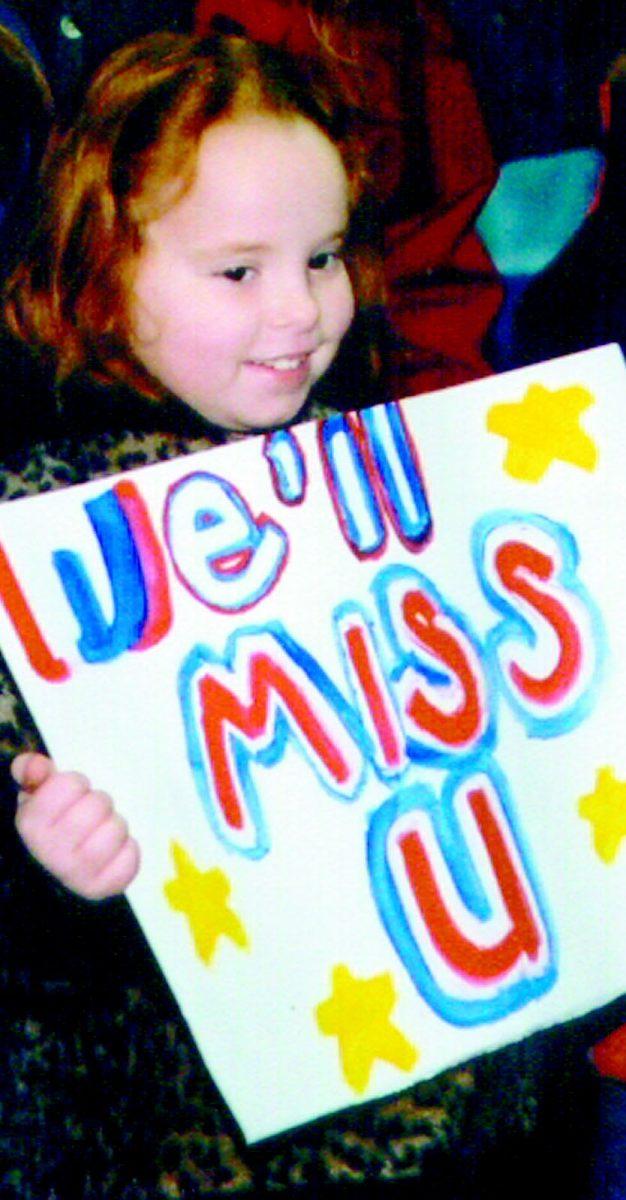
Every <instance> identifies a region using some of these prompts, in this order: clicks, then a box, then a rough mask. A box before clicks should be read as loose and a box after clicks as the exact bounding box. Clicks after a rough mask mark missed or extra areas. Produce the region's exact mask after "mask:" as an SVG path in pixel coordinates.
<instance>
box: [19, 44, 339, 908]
mask: <svg viewBox="0 0 626 1200" xmlns="http://www.w3.org/2000/svg"><path fill="white" fill-rule="evenodd" d="M341 116H342V114H341V113H340V112H339V109H338V107H337V106H335V103H334V100H333V98H332V95H331V91H330V89H329V87H328V86H327V85H326V84H325V83H323V82H322V80H321V78H318V79H317V80H316V81H307V80H305V79H304V78H303V77H302V76H301V75H300V74H299V73H298V72H297V71H296V69H295V68H294V66H293V64H292V63H291V61H290V60H289V59H288V58H286V57H285V56H283V55H282V54H280V53H279V52H277V51H273V50H270V49H269V48H259V47H256V46H255V45H254V44H253V43H251V42H248V41H247V40H245V39H241V38H229V37H226V38H219V37H218V38H216V39H215V40H206V41H204V40H201V39H194V38H191V37H186V36H183V35H176V34H155V35H151V36H149V37H147V38H146V39H144V40H142V41H140V42H138V43H136V44H134V45H131V46H129V47H127V48H124V49H123V50H121V51H119V52H118V53H117V54H116V55H114V56H113V58H112V59H111V60H110V61H109V63H108V64H107V65H105V66H104V68H103V69H102V70H101V71H100V72H99V74H98V75H97V77H96V78H95V81H94V83H93V86H92V88H91V90H90V92H89V94H88V96H87V100H86V104H85V108H84V110H83V113H82V115H81V116H80V118H79V119H78V121H77V123H76V125H75V126H74V127H73V128H72V129H71V130H70V131H69V132H68V133H67V134H66V135H65V137H64V138H63V139H62V140H61V141H60V142H59V144H58V145H57V146H56V147H55V149H54V151H53V153H52V155H51V157H50V161H49V163H48V165H47V170H46V173H45V175H44V180H43V191H44V195H45V196H46V201H45V209H44V213H43V216H42V220H41V223H40V227H39V230H38V232H37V236H36V237H35V240H34V243H33V247H32V250H31V253H30V257H29V259H28V261H27V262H26V263H25V264H24V265H23V266H22V267H21V268H20V269H19V271H18V272H17V275H16V276H15V278H14V280H13V282H12V285H11V287H10V289H9V295H8V304H7V313H8V319H9V322H10V324H11V326H12V328H13V329H14V331H15V332H17V333H18V334H19V335H21V337H22V338H24V339H26V340H28V341H30V342H31V343H33V344H34V345H35V346H37V347H39V349H40V351H43V352H45V353H47V354H51V355H52V356H53V357H54V360H55V363H56V369H57V376H58V378H60V379H61V380H63V379H67V378H68V377H73V376H76V375H79V374H80V375H82V376H85V375H87V376H89V377H91V378H92V379H96V380H99V381H101V382H102V381H104V382H105V383H106V384H107V385H108V386H109V388H110V387H111V386H115V385H117V386H118V387H119V385H120V384H122V385H125V386H126V387H128V386H129V385H130V386H131V387H132V388H133V389H134V390H135V392H136V393H140V394H141V396H143V397H146V398H148V399H151V400H152V401H153V404H158V403H159V402H161V403H162V402H163V401H167V400H169V403H170V406H171V405H172V404H178V405H179V406H180V405H182V406H183V407H188V409H190V410H191V411H192V413H193V414H195V415H196V417H199V418H201V422H198V426H200V425H203V426H204V429H203V432H204V436H205V439H207V438H208V439H209V441H210V440H211V439H213V440H216V437H217V438H221V439H222V440H223V438H224V437H232V436H241V435H243V434H247V433H254V432H258V431H261V430H267V429H274V428H276V427H279V426H284V425H287V424H289V423H291V422H293V421H294V420H296V418H298V417H299V416H301V414H302V413H303V411H304V409H305V406H306V404H307V400H308V398H309V394H310V392H311V390H312V388H313V386H314V385H315V384H316V383H317V381H318V380H320V379H321V377H322V376H323V375H324V374H325V372H326V371H327V369H328V368H329V367H330V365H331V363H332V362H333V360H334V359H335V356H336V355H337V352H338V350H339V347H340V344H341V341H342V339H343V337H344V334H345V333H346V332H347V330H348V328H349V326H350V324H351V322H352V318H353V314H354V307H355V302H354V293H353V285H352V280H351V272H352V274H353V276H354V277H355V278H356V276H357V275H358V262H357V260H358V254H357V255H355V256H353V257H352V261H351V272H350V271H349V268H348V262H347V259H346V254H347V248H346V239H347V236H348V229H349V225H350V219H351V214H352V212H353V210H354V206H355V203H356V201H357V198H358V195H359V191H360V188H361V174H362V173H361V168H360V160H359V155H358V152H357V150H356V147H355V146H354V145H353V144H352V143H351V142H350V140H349V138H348V136H347V134H346V132H345V128H343V127H342V121H341ZM343 124H344V125H345V122H344V123H343ZM172 398H175V401H173V400H172ZM85 402H86V403H88V402H89V399H88V396H87V397H85ZM205 444H206V440H205ZM193 448H197V442H194V444H193ZM158 453H159V456H162V449H161V450H160V451H159V452H158ZM112 465H113V466H115V465H117V462H116V461H115V462H113V464H112ZM12 773H13V776H14V779H15V780H16V781H17V783H18V785H19V787H20V793H19V805H18V812H17V826H18V829H19V832H20V834H21V836H22V838H23V840H24V842H25V843H26V845H27V846H28V847H29V849H30V850H31V851H32V853H33V854H34V855H35V857H36V858H37V859H38V860H39V861H40V862H41V863H42V864H43V865H44V866H45V867H47V868H48V870H49V871H51V872H52V873H53V874H54V875H55V876H56V877H57V878H58V879H60V880H61V881H62V882H63V883H64V884H66V885H67V886H68V887H69V888H71V889H73V890H75V891H76V892H78V893H79V894H81V895H83V896H85V897H89V898H96V897H98V898H101V897H105V896H110V895H112V894H114V893H116V892H119V891H123V890H124V889H125V888H126V887H127V886H128V884H129V883H130V881H131V880H132V879H133V877H134V875H135V873H136V871H137V869H138V865H139V850H138V847H137V845H136V843H135V841H134V840H133V838H132V837H131V836H130V834H129V832H128V830H127V827H126V824H125V822H124V821H123V819H122V818H121V817H120V816H119V815H118V814H117V813H116V811H115V809H114V807H113V804H112V801H111V799H110V798H109V797H108V796H106V795H104V794H103V793H101V792H99V791H97V790H94V789H93V788H92V787H91V784H90V782H89V781H88V780H87V779H85V778H84V777H82V776H81V775H78V774H77V773H74V772H71V771H58V770H57V769H56V767H55V766H54V764H53V763H52V762H51V761H50V759H49V758H47V757H46V756H44V755H42V754H37V753H27V754H22V755H19V756H18V757H17V758H16V759H15V760H14V762H13V765H12Z"/></svg>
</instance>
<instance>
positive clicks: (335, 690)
mask: <svg viewBox="0 0 626 1200" xmlns="http://www.w3.org/2000/svg"><path fill="white" fill-rule="evenodd" d="M625 451H626V370H625V368H624V363H623V360H622V358H621V355H620V353H619V351H618V350H617V349H616V348H615V347H609V348H604V349H602V350H595V351H590V352H587V353H585V354H580V355H574V356H571V357H568V358H565V359H561V360H557V361H554V362H551V363H545V364H542V365H540V366H537V367H532V368H528V369H524V370H521V371H517V372H512V373H509V374H507V375H502V376H499V377H492V378H490V379H487V380H483V381H481V382H478V383H475V384H471V385H466V386H462V387H457V388H452V389H448V390H446V391H444V392H439V393H437V394H432V395H429V396H422V397H419V398H416V399H412V400H407V401H405V402H402V403H401V404H399V405H396V406H389V407H388V408H376V409H372V410H369V411H368V412H364V413H362V414H360V415H359V416H358V417H333V418H330V419H329V420H328V421H326V422H323V423H322V424H320V425H317V424H316V423H310V424H306V425H303V426H300V427H297V428H296V429H294V430H293V431H291V432H281V433H279V434H275V435H272V436H267V437H258V438H252V439H249V440H247V441H245V442H243V443H239V444H237V445H233V446H226V447H223V448H220V449H215V450H211V451H207V452H206V453H203V454H199V455H193V456H190V457H186V458H181V459H178V460H175V461H171V462H166V463H163V464H159V465H157V466H150V467H146V468H142V469H140V470H137V471H132V472H129V473H127V474H124V475H123V476H116V477H109V478H107V479H103V480H99V481H96V482H93V483H89V484H86V485H81V486H79V487H74V488H69V489H66V490H64V491H59V492H55V493H53V494H47V495H41V496H37V497H34V498H28V499H24V500H18V501H15V502H13V503H10V504H4V505H2V506H1V507H0V544H1V547H2V551H3V553H2V561H1V563H0V567H1V569H0V596H1V598H2V601H3V603H2V604H0V644H1V645H2V648H3V652H4V654H5V656H6V659H7V661H8V663H9V665H10V668H11V671H12V672H13V674H14V676H15V678H16V680H17V682H18V684H19V687H20V689H21V691H22V692H23V695H24V697H25V699H26V701H27V703H28V705H29V706H30V708H31V710H32V712H33V714H34V716H35V719H36V721H37V722H38V724H39V727H40V728H41V730H42V733H43V735H44V738H45V740H46V743H47V745H48V746H49V748H50V751H51V753H52V754H53V756H54V758H55V759H56V761H57V762H58V764H59V765H60V766H63V767H71V768H76V769H78V770H82V771H84V772H86V773H87V774H88V775H89V776H90V777H91V779H92V781H93V782H94V784H95V785H97V786H98V787H101V788H104V789H106V790H108V791H109V792H111V794H112V795H113V796H114V797H115V799H116V802H117V805H118V807H119V808H120V810H121V811H122V812H123V813H124V814H125V816H126V817H127V818H128V821H129V823H130V825H131V828H132V830H133V832H134V833H135V835H136V836H137V838H138V839H139V841H140V843H141V847H142V869H141V872H140V875H139V877H138V879H137V881H136V883H134V884H133V886H132V888H131V891H130V900H131V902H132V904H133V907H134V909H135V911H136V913H137V916H138V918H139V920H140V922H141V924H142V926H143V928H144V930H145V932H146V934H147V936H148V938H149V940H150V942H151V944H152V947H153V949H154V952H155V954H156V956H157V958H158V960H159V962H160V964H161V966H162V968H163V970H164V972H165V974H166V976H167V978H168V980H169V983H170V985H171V987H172V989H173V991H174V994H175V995H176V997H177V1000H178V1002H179V1004H180V1007H181V1009H182V1011H183V1014H184V1015H185V1017H186V1019H187V1021H188V1023H189V1026H190V1028H191V1030H192V1033H193V1034H194V1036H195V1038H196V1040H197V1043H198V1046H199V1048H200V1051H201V1053H202V1055H203V1056H204V1059H205V1061H206V1063H207V1066H208V1068H209V1070H210V1071H211V1073H212V1075H213V1077H214V1079H215V1081H216V1083H217V1084H218V1086H219V1087H220V1089H221V1091H222V1093H223V1095H224V1097H225V1100H226V1101H227V1103H228V1104H229V1105H230V1107H231V1108H232V1110H233V1112H234V1114H235V1115H236V1117H237V1119H238V1121H239V1123H240V1125H241V1128H242V1130H243V1132H244V1134H245V1136H246V1137H247V1138H248V1139H249V1140H256V1139H260V1138H263V1137H266V1136H268V1135H270V1134H273V1133H276V1132H278V1131H280V1130H283V1129H286V1128H288V1127H290V1126H294V1125H297V1124H300V1123H302V1122H306V1121H308V1120H310V1119H312V1118H315V1117H317V1116H319V1115H322V1114H324V1113H327V1112H331V1111H333V1110H336V1109H340V1108H342V1107H344V1106H348V1105H351V1104H354V1103H355V1102H357V1101H361V1100H369V1099H371V1098H373V1097H376V1096H381V1095H385V1094H387V1093H390V1092H394V1091H398V1090H400V1089H402V1088H405V1087H407V1086H408V1085H409V1084H410V1083H412V1082H413V1081H415V1080H419V1079H421V1078H427V1077H430V1076H432V1075H434V1074H435V1073H437V1072H439V1071H440V1070H441V1069H443V1068H444V1067H446V1066H448V1065H451V1064H453V1063H456V1062H460V1061H463V1060H466V1059H468V1058H470V1057H471V1056H473V1055H475V1054H477V1053H479V1052H481V1051H484V1050H488V1049H492V1048H495V1047H497V1046H501V1045H504V1044H506V1043H507V1042H510V1041H513V1040H515V1039H518V1038H520V1037H522V1036H524V1035H525V1034H528V1033H529V1032H532V1031H533V1030H535V1029H538V1028H540V1027H544V1026H547V1025H550V1024H553V1023H555V1022H559V1021H562V1020H564V1019H566V1018H569V1017H571V1016H574V1015H577V1014H580V1013H583V1012H585V1011H587V1010H590V1009H591V1008H593V1007H596V1006H598V1005H600V1004H602V1003H604V1002H606V1001H608V1000H610V999H612V998H613V997H615V996H616V995H618V994H619V993H620V992H621V991H622V990H623V989H624V987H625V985H626V919H625V920H624V921H623V920H622V914H623V913H624V912H625V911H626V905H625V898H626V849H625V848H624V846H623V844H622V843H623V840H624V837H625V836H626V735H625V732H624V729H625V725H624V712H625V709H626V620H625V619H624V612H625V605H626V553H625V552H624V548H625V547H626V469H625V465H624V460H625ZM269 1081H271V1087H269V1086H268V1084H269ZM270 1095H271V1102H269V1101H268V1096H270Z"/></svg>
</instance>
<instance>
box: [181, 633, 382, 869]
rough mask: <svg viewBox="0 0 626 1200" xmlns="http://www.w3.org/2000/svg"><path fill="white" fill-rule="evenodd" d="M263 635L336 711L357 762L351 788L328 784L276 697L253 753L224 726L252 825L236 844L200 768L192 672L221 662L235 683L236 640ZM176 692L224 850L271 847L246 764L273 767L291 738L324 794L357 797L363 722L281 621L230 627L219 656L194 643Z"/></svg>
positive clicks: (202, 756) (250, 851) (256, 852)
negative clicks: (248, 840)
mask: <svg viewBox="0 0 626 1200" xmlns="http://www.w3.org/2000/svg"><path fill="white" fill-rule="evenodd" d="M268 635H269V637H271V638H273V639H274V640H275V641H276V643H277V644H278V645H279V646H280V647H281V649H282V650H283V652H284V653H285V654H286V655H287V657H289V658H291V660H292V661H293V662H294V663H295V664H296V666H298V667H299V668H300V669H301V670H302V671H303V672H304V673H305V674H306V675H307V677H308V678H309V679H310V680H311V681H312V683H313V685H314V687H315V689H316V690H317V691H318V692H319V693H320V694H321V695H322V697H323V699H324V700H325V702H326V703H327V704H328V706H329V707H331V708H332V709H333V710H334V712H335V715H336V716H337V717H338V719H339V721H340V722H341V724H342V725H343V727H344V729H345V731H346V732H347V733H348V735H349V737H350V738H351V739H352V741H353V742H354V745H355V749H356V750H357V751H358V753H359V754H360V756H361V758H362V764H361V768H360V771H359V774H358V777H357V780H356V782H355V785H354V787H353V788H352V790H351V791H350V792H348V793H346V791H345V790H344V789H341V788H339V787H336V788H335V787H333V785H332V783H330V782H329V781H328V778H327V777H326V776H325V775H324V774H323V773H322V772H321V770H320V768H319V765H318V762H317V758H316V756H315V755H314V754H312V753H311V752H310V751H309V748H308V745H307V743H306V741H305V740H304V739H303V738H301V737H300V736H299V734H298V731H297V728H295V727H294V726H293V725H292V722H291V720H290V719H289V717H288V716H287V715H286V713H285V712H283V711H282V707H281V702H280V699H279V698H277V700H276V701H275V703H276V716H275V721H274V730H273V735H272V737H271V741H270V743H269V745H267V746H265V747H264V748H263V749H261V750H259V751H257V752H255V751H254V750H253V749H248V748H247V745H246V739H245V737H244V736H243V735H242V734H239V733H238V732H237V731H229V734H228V736H229V740H230V745H231V748H232V752H233V758H234V761H235V764H236V768H237V772H238V774H239V779H240V783H241V789H242V792H243V794H244V797H245V802H246V807H247V810H248V811H249V813H250V815H251V820H252V827H253V829H254V830H255V831H256V836H255V839H254V841H253V844H252V845H251V846H241V845H240V844H238V842H237V841H236V840H233V838H232V837H228V836H227V835H226V833H225V825H224V822H223V820H221V819H220V817H219V813H220V811H221V810H220V806H219V804H218V802H217V800H216V798H215V795H214V792H213V789H212V787H211V784H210V773H209V772H207V771H206V770H205V766H204V764H205V761H206V750H205V747H204V743H203V741H202V737H201V735H200V733H199V731H198V722H197V720H196V715H195V714H196V706H195V704H194V698H195V679H196V676H197V674H198V673H199V672H201V671H202V670H203V669H205V668H207V667H208V668H211V667H213V666H220V667H226V668H227V670H229V671H231V672H232V673H233V683H236V682H237V680H238V679H239V678H240V675H239V672H238V670H237V656H238V653H239V646H240V644H241V643H242V642H244V641H246V642H250V641H252V640H253V639H255V638H256V639H258V638H259V637H263V639H264V641H266V640H267V637H268ZM249 658H250V654H247V655H246V658H245V661H249ZM233 690H234V692H235V695H238V691H237V689H233ZM178 694H179V700H180V705H181V711H182V716H183V725H184V729H185V738H186V744H187V757H188V760H189V765H190V768H191V772H192V775H193V778H194V781H195V784H196V788H197V791H198V794H199V796H200V800H201V802H202V805H203V808H204V810H205V812H206V814H207V817H208V819H209V822H210V825H211V828H212V830H213V832H214V834H215V836H216V837H217V838H218V840H219V841H220V842H221V843H222V845H224V846H226V847H227V849H229V850H234V851H237V852H238V853H240V854H244V855H246V856H247V857H249V858H252V859H258V858H262V857H263V856H264V855H265V854H267V852H268V850H269V849H270V844H271V843H270V837H269V832H268V827H267V822H266V820H265V817H264V814H263V810H262V806H261V802H260V800H259V797H258V793H257V789H256V787H255V784H254V780H253V775H252V771H251V765H252V764H258V765H259V766H262V767H271V766H273V765H274V764H275V763H277V762H279V761H280V759H281V758H282V757H283V755H284V754H285V751H286V748H287V746H288V744H290V743H292V744H294V745H295V746H296V747H297V749H298V751H299V752H300V753H301V754H302V755H303V757H304V759H305V761H306V762H308V764H309V765H310V766H311V768H312V770H313V771H314V773H315V775H316V777H317V779H318V780H319V782H320V785H321V787H322V789H323V791H324V793H325V794H326V795H329V796H331V797H333V798H334V799H339V800H341V801H344V802H348V803H351V802H352V801H354V800H356V799H357V798H358V796H359V795H360V793H361V791H362V788H363V783H364V778H365V773H366V768H367V746H368V742H367V738H366V736H365V731H364V729H363V725H362V723H361V721H360V719H359V717H358V715H357V713H355V711H354V709H353V708H352V707H351V705H350V704H349V703H348V702H347V701H346V700H345V698H344V697H343V695H342V694H341V692H340V691H339V689H338V688H337V687H336V686H335V684H334V683H333V682H332V680H331V679H330V678H329V676H328V675H327V674H326V672H325V671H324V670H323V669H322V667H320V665H319V663H318V662H317V661H316V660H315V659H314V658H313V657H312V655H310V654H309V653H308V652H307V651H306V650H305V649H304V648H303V647H302V646H301V645H300V644H299V643H298V642H296V641H295V640H294V639H293V638H292V637H291V636H290V634H288V633H287V631H286V630H285V628H284V626H283V625H282V624H281V623H280V622H270V623H268V624H267V625H262V626H249V627H247V628H245V629H241V630H237V631H235V632H234V633H233V634H231V635H230V637H229V638H228V640H227V642H226V646H225V650H224V654H223V655H220V654H218V653H217V652H216V651H214V650H213V649H212V648H211V647H210V646H202V645H198V646H195V647H194V648H193V650H191V651H190V653H189V654H188V655H187V657H186V658H185V660H184V661H183V663H182V665H181V668H180V672H179V683H178ZM270 731H271V727H270Z"/></svg>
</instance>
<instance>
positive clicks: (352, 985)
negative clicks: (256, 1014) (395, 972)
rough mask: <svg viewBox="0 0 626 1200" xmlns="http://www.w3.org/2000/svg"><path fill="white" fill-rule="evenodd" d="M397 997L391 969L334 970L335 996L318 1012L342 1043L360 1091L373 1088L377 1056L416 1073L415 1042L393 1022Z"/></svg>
mask: <svg viewBox="0 0 626 1200" xmlns="http://www.w3.org/2000/svg"><path fill="white" fill-rule="evenodd" d="M396 1000H397V996H396V992H395V988H394V986H393V980H392V978H391V975H390V974H389V973H388V972H387V973H386V974H384V975H374V976H372V978H371V979H356V978H355V977H354V976H353V975H352V974H351V973H350V971H349V969H348V967H345V966H342V965H339V966H337V967H335V969H334V971H333V991H332V995H331V996H330V997H329V998H328V1000H324V1001H323V1003H322V1004H318V1006H317V1008H316V1010H315V1015H316V1018H317V1024H318V1026H319V1029H320V1031H321V1032H322V1033H324V1034H326V1036H327V1037H336V1038H337V1040H338V1042H339V1054H340V1056H341V1066H342V1069H343V1073H344V1077H345V1079H346V1081H347V1083H348V1084H349V1085H350V1087H351V1088H353V1089H354V1091H355V1092H361V1093H362V1092H364V1091H365V1089H366V1088H367V1085H368V1083H369V1078H370V1074H371V1071H372V1067H373V1065H374V1060H375V1059H377V1058H380V1059H384V1060H385V1062H389V1063H392V1064H393V1065H394V1066H396V1067H399V1069H400V1070H401V1071H410V1070H411V1068H412V1067H414V1066H415V1063H416V1062H417V1060H418V1057H419V1055H418V1052H417V1050H416V1048H415V1046H412V1045H411V1043H410V1042H409V1041H407V1039H406V1038H405V1037H404V1034H402V1033H401V1032H400V1030H399V1029H397V1028H396V1026H395V1025H392V1024H391V1022H390V1020H389V1016H390V1013H391V1010H392V1008H393V1007H394V1005H395V1003H396Z"/></svg>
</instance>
